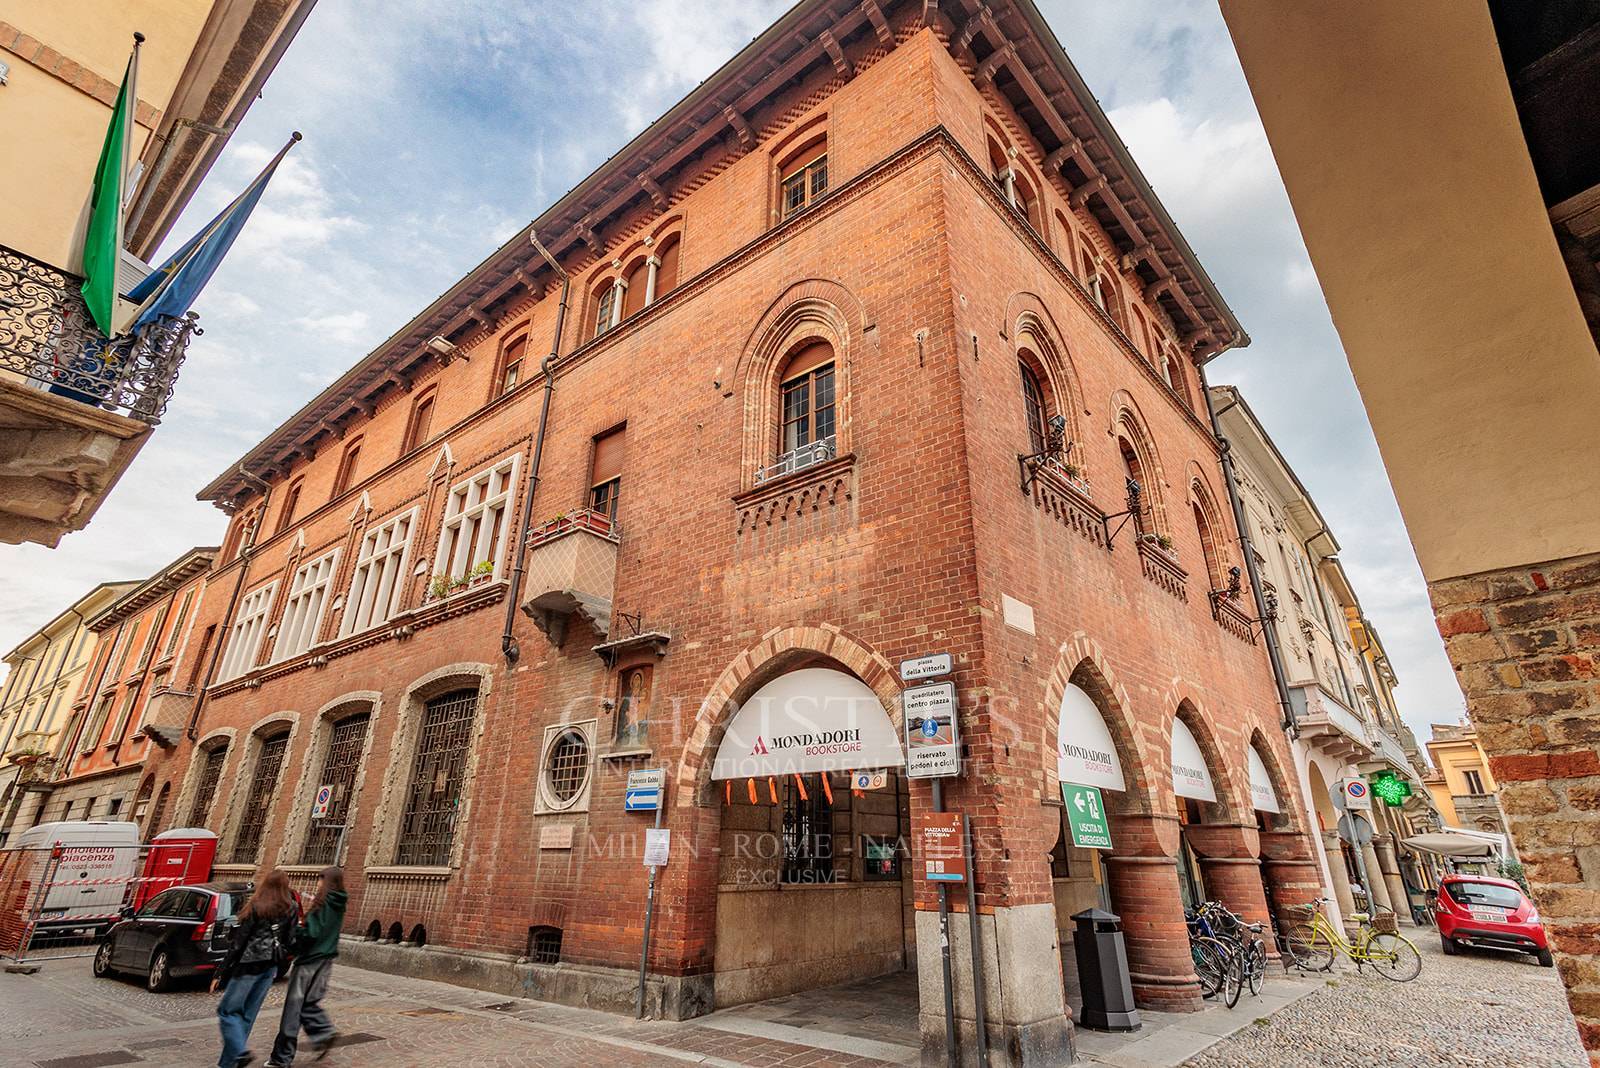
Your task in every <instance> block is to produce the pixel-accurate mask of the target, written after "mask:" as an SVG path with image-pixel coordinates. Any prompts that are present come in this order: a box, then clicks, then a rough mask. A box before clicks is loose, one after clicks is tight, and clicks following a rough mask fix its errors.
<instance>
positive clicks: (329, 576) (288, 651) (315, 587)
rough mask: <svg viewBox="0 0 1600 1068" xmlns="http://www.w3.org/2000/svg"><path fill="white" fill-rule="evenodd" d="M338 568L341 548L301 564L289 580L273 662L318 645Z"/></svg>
mask: <svg viewBox="0 0 1600 1068" xmlns="http://www.w3.org/2000/svg"><path fill="white" fill-rule="evenodd" d="M338 568H339V550H338V549H335V550H334V551H333V552H331V553H328V554H327V555H325V556H323V557H322V558H321V559H318V560H313V561H312V562H311V563H309V564H306V565H305V566H304V567H301V568H300V569H299V570H298V571H296V572H295V573H294V578H293V579H291V580H290V582H289V601H288V603H287V604H285V605H284V608H283V621H282V622H281V623H279V624H278V639H277V642H276V644H275V645H274V646H273V648H272V659H273V661H274V662H276V661H279V660H287V659H288V658H289V657H291V656H299V655H300V654H301V653H303V652H305V651H306V650H307V649H309V648H311V646H312V645H314V644H316V640H317V635H318V633H320V632H321V630H322V613H323V609H324V608H326V607H327V603H328V590H329V589H330V588H331V587H332V586H333V576H334V573H335V572H336V571H337V570H338Z"/></svg>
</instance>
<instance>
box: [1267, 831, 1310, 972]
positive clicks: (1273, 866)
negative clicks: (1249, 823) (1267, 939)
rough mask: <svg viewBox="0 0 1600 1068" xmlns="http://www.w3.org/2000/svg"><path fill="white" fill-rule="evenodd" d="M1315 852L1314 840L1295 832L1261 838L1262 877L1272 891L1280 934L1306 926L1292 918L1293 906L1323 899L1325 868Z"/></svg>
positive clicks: (1299, 920)
mask: <svg viewBox="0 0 1600 1068" xmlns="http://www.w3.org/2000/svg"><path fill="white" fill-rule="evenodd" d="M1314 848H1315V846H1313V845H1312V840H1311V838H1310V836H1308V835H1304V834H1299V833H1296V832H1293V831H1264V832H1262V834H1261V864H1262V873H1263V875H1264V876H1265V877H1266V880H1267V885H1268V886H1269V887H1271V889H1272V903H1273V904H1274V905H1276V906H1277V909H1278V926H1279V929H1280V930H1283V931H1288V930H1289V928H1291V927H1293V926H1294V925H1295V924H1296V923H1299V922H1302V921H1301V918H1300V917H1296V916H1292V915H1290V913H1289V911H1288V910H1289V908H1290V907H1291V906H1295V905H1304V904H1307V903H1308V902H1311V901H1313V900H1315V899H1316V898H1319V897H1322V896H1323V887H1322V868H1321V866H1320V865H1319V864H1318V863H1317V858H1316V854H1315V853H1314V852H1313V849H1314ZM1274 948H1276V946H1274Z"/></svg>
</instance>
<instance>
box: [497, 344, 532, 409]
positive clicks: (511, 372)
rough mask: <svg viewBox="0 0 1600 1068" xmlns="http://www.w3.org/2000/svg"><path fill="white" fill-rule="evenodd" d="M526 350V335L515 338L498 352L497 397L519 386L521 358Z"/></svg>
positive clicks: (521, 374) (520, 380)
mask: <svg viewBox="0 0 1600 1068" xmlns="http://www.w3.org/2000/svg"><path fill="white" fill-rule="evenodd" d="M527 348H528V338H527V336H526V335H524V336H522V337H519V338H515V339H514V340H512V341H511V343H510V344H508V345H506V347H505V348H504V349H502V350H501V352H500V373H499V376H498V381H499V388H498V389H497V390H496V391H495V392H496V394H497V395H500V396H503V395H505V394H507V393H510V392H511V391H512V390H514V389H516V388H517V386H519V385H521V383H522V379H523V373H522V357H523V355H524V354H525V352H526V351H527Z"/></svg>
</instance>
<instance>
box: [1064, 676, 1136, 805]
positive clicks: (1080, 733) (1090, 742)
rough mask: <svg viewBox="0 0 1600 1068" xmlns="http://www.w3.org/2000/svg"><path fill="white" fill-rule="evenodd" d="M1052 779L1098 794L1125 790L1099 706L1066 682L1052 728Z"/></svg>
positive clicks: (1124, 783) (1114, 745) (1125, 785)
mask: <svg viewBox="0 0 1600 1068" xmlns="http://www.w3.org/2000/svg"><path fill="white" fill-rule="evenodd" d="M1056 777H1057V778H1059V779H1060V780H1061V781H1062V782H1072V783H1077V784H1078V785H1079V786H1098V787H1100V789H1102V790H1126V789H1127V788H1128V786H1127V782H1126V780H1124V779H1123V777H1122V761H1121V760H1119V759H1118V758H1117V746H1116V743H1115V742H1113V741H1112V740H1111V728H1110V727H1108V726H1106V721H1105V717H1104V716H1102V715H1101V714H1100V706H1098V705H1096V704H1095V703H1094V699H1093V698H1092V697H1090V696H1089V695H1088V694H1087V693H1085V692H1084V691H1083V690H1082V689H1080V688H1079V687H1077V686H1074V685H1072V684H1071V683H1070V682H1069V683H1067V689H1066V692H1065V693H1063V694H1062V695H1061V718H1060V721H1059V722H1058V723H1057V724H1056Z"/></svg>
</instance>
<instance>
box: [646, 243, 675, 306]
mask: <svg viewBox="0 0 1600 1068" xmlns="http://www.w3.org/2000/svg"><path fill="white" fill-rule="evenodd" d="M679 244H680V242H679V240H678V235H677V234H673V235H671V236H670V237H667V238H664V239H663V240H662V242H661V243H660V244H659V245H657V246H656V259H658V260H660V261H661V266H659V267H657V268H656V286H655V293H654V294H653V295H652V297H651V299H652V300H660V299H661V298H662V297H664V296H666V295H667V294H668V293H671V292H672V291H673V290H674V289H677V288H678V246H679Z"/></svg>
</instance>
